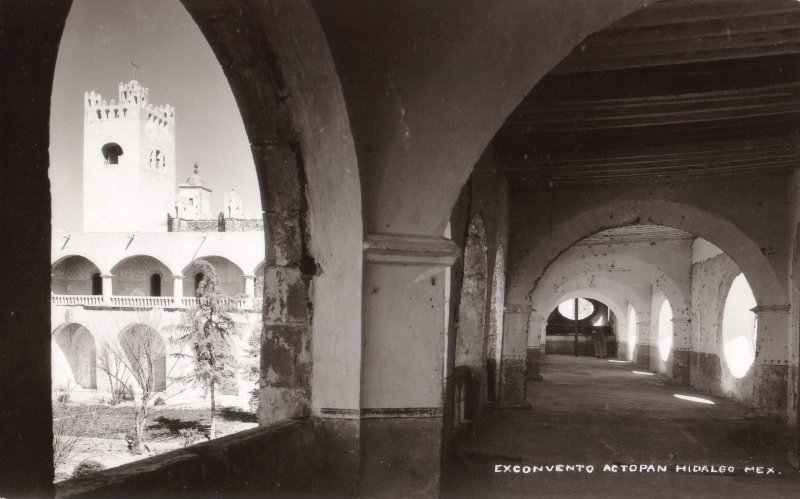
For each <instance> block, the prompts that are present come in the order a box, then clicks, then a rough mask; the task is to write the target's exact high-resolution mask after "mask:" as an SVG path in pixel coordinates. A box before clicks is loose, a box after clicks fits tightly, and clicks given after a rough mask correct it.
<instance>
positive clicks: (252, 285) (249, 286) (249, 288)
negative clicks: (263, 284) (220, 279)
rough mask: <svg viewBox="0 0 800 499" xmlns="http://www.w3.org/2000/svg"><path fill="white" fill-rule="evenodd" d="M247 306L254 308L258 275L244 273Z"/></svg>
mask: <svg viewBox="0 0 800 499" xmlns="http://www.w3.org/2000/svg"><path fill="white" fill-rule="evenodd" d="M242 277H244V295H245V297H246V298H245V307H247V308H253V298H255V296H256V276H254V275H244V276H242Z"/></svg>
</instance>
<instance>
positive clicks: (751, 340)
mask: <svg viewBox="0 0 800 499" xmlns="http://www.w3.org/2000/svg"><path fill="white" fill-rule="evenodd" d="M755 306H756V297H755V296H753V290H752V289H750V285H749V284H748V282H747V279H746V278H745V276H744V274H739V275H738V276H736V279H734V280H733V284H731V289H730V290H729V291H728V296H727V298H726V299H725V308H724V309H723V312H722V350H723V353H724V354H725V363H726V364H727V365H728V369H730V371H731V374H732V375H733V377H734V378H742V377H744V375H745V374H747V371H748V370H750V366H751V365H752V364H753V361H754V360H755V358H756V327H757V326H758V324H757V318H756V314H755V313H754V312H753V311H752V310H751V309H752V308H753V307H755Z"/></svg>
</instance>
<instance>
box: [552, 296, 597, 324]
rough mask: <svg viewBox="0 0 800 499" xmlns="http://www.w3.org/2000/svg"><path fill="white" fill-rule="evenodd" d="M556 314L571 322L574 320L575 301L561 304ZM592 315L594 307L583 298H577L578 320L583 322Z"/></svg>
mask: <svg viewBox="0 0 800 499" xmlns="http://www.w3.org/2000/svg"><path fill="white" fill-rule="evenodd" d="M558 313H559V314H561V315H563V316H564V317H566V318H567V319H569V320H571V321H573V320H575V300H574V299H573V300H567V301H565V302H561V305H559V306H558ZM593 313H594V305H593V304H592V302H590V301H589V300H587V299H585V298H578V320H579V321H580V320H583V319H585V318H587V317H589V316H590V315H592V314H593Z"/></svg>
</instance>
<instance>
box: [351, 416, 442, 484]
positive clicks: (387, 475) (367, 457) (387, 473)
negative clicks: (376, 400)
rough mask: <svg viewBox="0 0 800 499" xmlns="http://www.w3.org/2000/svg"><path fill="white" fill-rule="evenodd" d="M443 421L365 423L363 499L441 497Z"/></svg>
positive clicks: (361, 474)
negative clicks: (376, 498)
mask: <svg viewBox="0 0 800 499" xmlns="http://www.w3.org/2000/svg"><path fill="white" fill-rule="evenodd" d="M441 433H442V420H441V418H417V417H407V418H402V417H400V418H374V419H373V418H367V419H362V420H361V432H360V447H361V452H360V454H361V465H360V470H359V480H358V495H359V496H360V497H438V496H439V478H440V475H441V470H440V466H441V436H442V435H441Z"/></svg>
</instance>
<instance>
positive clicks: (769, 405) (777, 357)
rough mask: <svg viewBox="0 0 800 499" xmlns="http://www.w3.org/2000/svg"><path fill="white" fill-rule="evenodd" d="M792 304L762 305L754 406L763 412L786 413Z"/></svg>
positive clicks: (758, 330)
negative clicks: (790, 305)
mask: <svg viewBox="0 0 800 499" xmlns="http://www.w3.org/2000/svg"><path fill="white" fill-rule="evenodd" d="M789 311H790V307H789V305H759V306H757V307H755V308H753V312H754V313H755V314H756V320H757V324H758V326H757V334H756V358H755V360H754V362H753V390H754V393H753V405H754V408H755V409H756V411H758V412H761V413H769V414H778V415H780V416H784V415H785V414H786V409H787V390H788V386H789V385H788V376H789V371H790V370H789V362H790V359H791V353H790V352H789V332H790V326H789V324H790V321H789V317H790V314H789Z"/></svg>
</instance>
